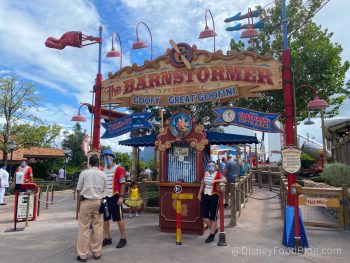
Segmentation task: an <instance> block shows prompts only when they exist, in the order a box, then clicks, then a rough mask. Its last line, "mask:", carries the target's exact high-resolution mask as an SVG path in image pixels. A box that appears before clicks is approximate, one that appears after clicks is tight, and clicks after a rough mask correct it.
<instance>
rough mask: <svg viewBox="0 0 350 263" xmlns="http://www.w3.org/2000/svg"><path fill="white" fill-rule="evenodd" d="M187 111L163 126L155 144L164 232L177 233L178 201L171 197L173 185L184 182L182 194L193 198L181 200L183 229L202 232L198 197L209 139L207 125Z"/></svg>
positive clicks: (193, 232) (160, 223) (175, 116)
mask: <svg viewBox="0 0 350 263" xmlns="http://www.w3.org/2000/svg"><path fill="white" fill-rule="evenodd" d="M195 122H196V120H195V119H194V118H192V117H191V116H190V115H189V114H188V113H187V112H177V113H175V114H174V115H173V116H172V117H171V118H170V120H167V121H166V125H165V127H163V128H161V129H160V132H159V134H158V136H157V139H156V142H155V145H156V146H157V147H158V149H159V152H160V159H159V161H160V167H159V171H160V183H159V197H160V213H159V226H160V230H161V231H162V232H175V228H176V224H175V222H176V201H175V200H173V199H172V194H173V193H174V186H175V185H176V184H177V183H179V182H181V186H182V193H192V194H193V196H194V198H193V199H189V200H182V204H181V216H182V231H183V232H184V233H190V234H199V235H202V234H203V220H202V216H201V207H200V202H199V201H198V199H197V195H198V191H199V187H200V180H201V177H202V175H203V174H204V165H205V161H204V160H205V159H206V158H205V156H208V154H207V151H206V146H207V145H208V139H207V136H206V133H205V132H204V127H203V126H202V125H198V124H196V123H195Z"/></svg>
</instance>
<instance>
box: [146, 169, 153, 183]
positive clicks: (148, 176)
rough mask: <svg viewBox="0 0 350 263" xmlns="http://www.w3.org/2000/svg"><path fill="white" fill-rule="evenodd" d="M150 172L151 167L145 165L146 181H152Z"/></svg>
mask: <svg viewBox="0 0 350 263" xmlns="http://www.w3.org/2000/svg"><path fill="white" fill-rule="evenodd" d="M151 173H152V171H151V169H149V168H148V167H146V170H145V174H147V180H148V181H152V177H151Z"/></svg>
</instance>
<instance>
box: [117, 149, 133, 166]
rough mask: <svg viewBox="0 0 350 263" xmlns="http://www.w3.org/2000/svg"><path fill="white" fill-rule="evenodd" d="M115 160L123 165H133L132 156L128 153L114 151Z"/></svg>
mask: <svg viewBox="0 0 350 263" xmlns="http://www.w3.org/2000/svg"><path fill="white" fill-rule="evenodd" d="M114 154H115V162H116V163H121V165H122V166H123V167H126V166H128V167H131V158H130V155H129V154H128V153H121V152H114Z"/></svg>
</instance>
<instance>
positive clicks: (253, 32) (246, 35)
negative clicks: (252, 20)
mask: <svg viewBox="0 0 350 263" xmlns="http://www.w3.org/2000/svg"><path fill="white" fill-rule="evenodd" d="M259 34H260V32H259V31H258V30H256V29H246V30H244V31H243V32H242V34H241V38H253V37H257V36H259Z"/></svg>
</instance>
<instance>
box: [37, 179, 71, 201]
mask: <svg viewBox="0 0 350 263" xmlns="http://www.w3.org/2000/svg"><path fill="white" fill-rule="evenodd" d="M74 185H75V184H74V183H73V184H71V185H69V186H68V187H67V188H70V187H72V186H74ZM53 186H54V184H50V185H47V186H46V191H45V193H46V194H48V191H51V190H52V189H53ZM49 188H50V189H49ZM70 190H73V189H70ZM74 192H75V189H74V190H73V194H74ZM34 195H35V196H36V197H37V200H38V201H39V202H41V203H45V204H57V203H60V202H63V201H65V200H67V199H68V198H70V196H68V197H65V198H62V199H60V200H57V201H54V202H51V201H45V200H42V199H39V198H38V195H39V193H37V194H34Z"/></svg>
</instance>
